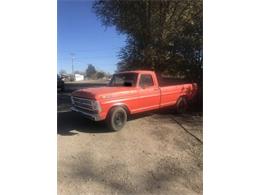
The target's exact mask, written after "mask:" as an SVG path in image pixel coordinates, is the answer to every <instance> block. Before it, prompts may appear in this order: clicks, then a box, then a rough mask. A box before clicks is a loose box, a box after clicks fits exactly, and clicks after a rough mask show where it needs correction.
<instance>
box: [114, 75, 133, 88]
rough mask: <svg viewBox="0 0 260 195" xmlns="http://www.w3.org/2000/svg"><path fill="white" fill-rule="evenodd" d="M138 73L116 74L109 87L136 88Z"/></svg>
mask: <svg viewBox="0 0 260 195" xmlns="http://www.w3.org/2000/svg"><path fill="white" fill-rule="evenodd" d="M136 81H137V73H121V74H114V75H113V77H112V79H111V81H110V83H109V86H126V87H133V86H136Z"/></svg>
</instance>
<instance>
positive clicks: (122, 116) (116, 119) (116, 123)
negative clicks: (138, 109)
mask: <svg viewBox="0 0 260 195" xmlns="http://www.w3.org/2000/svg"><path fill="white" fill-rule="evenodd" d="M126 121H127V113H126V111H125V109H124V108H122V107H115V108H112V109H111V110H110V112H109V114H108V117H107V119H106V122H107V125H108V127H109V128H110V129H111V130H113V131H119V130H121V129H122V128H123V127H124V126H125V124H126Z"/></svg>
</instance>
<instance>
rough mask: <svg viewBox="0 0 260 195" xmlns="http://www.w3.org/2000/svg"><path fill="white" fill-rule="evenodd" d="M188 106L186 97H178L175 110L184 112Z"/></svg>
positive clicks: (180, 112) (179, 112)
mask: <svg viewBox="0 0 260 195" xmlns="http://www.w3.org/2000/svg"><path fill="white" fill-rule="evenodd" d="M188 108H189V103H188V100H187V98H186V97H180V98H179V99H178V101H177V103H176V112H177V113H178V114H184V113H186V112H187V110H188Z"/></svg>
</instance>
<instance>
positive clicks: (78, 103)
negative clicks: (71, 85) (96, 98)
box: [72, 96, 95, 113]
mask: <svg viewBox="0 0 260 195" xmlns="http://www.w3.org/2000/svg"><path fill="white" fill-rule="evenodd" d="M72 100H73V102H74V104H73V105H74V106H75V107H77V108H79V109H81V110H84V112H88V113H95V111H94V110H93V107H92V103H91V100H90V99H86V98H79V97H74V96H72Z"/></svg>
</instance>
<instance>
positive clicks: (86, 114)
mask: <svg viewBox="0 0 260 195" xmlns="http://www.w3.org/2000/svg"><path fill="white" fill-rule="evenodd" d="M70 109H71V110H72V111H75V112H79V113H81V114H83V115H84V116H85V117H87V118H88V119H91V120H93V121H100V120H101V118H100V116H99V114H91V113H87V112H84V111H83V110H79V109H78V108H76V107H74V106H72V107H71V108H70Z"/></svg>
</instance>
